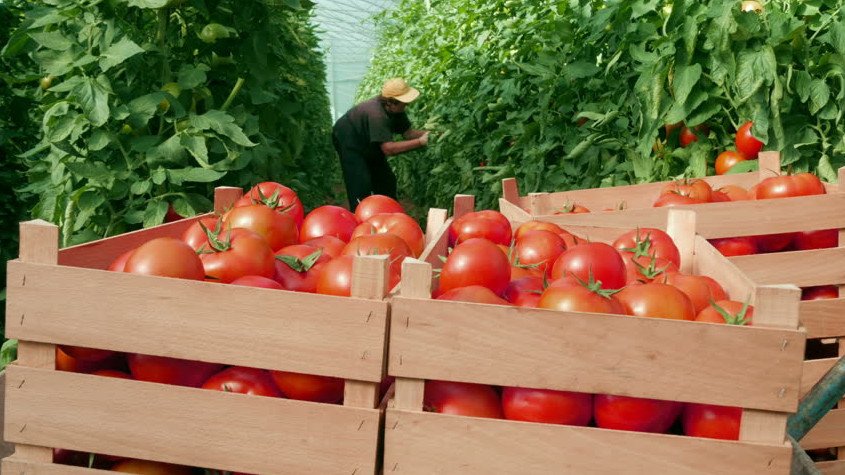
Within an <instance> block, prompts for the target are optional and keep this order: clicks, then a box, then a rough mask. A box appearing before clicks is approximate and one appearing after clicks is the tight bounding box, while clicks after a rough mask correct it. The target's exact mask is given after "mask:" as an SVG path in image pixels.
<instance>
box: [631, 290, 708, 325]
mask: <svg viewBox="0 0 845 475" xmlns="http://www.w3.org/2000/svg"><path fill="white" fill-rule="evenodd" d="M616 298H618V299H619V301H620V302H622V305H623V306H624V308H625V312H626V313H627V314H628V315H634V316H637V317H652V318H668V319H673V320H694V319H695V308H694V307H693V305H692V301H691V300H690V298H689V297H687V296H686V294H684V293H683V292H681V291H680V290H678V289H677V288H675V287H672V286H671V285H668V284H660V283H657V282H652V283H648V284H642V285H630V286H628V287H625V288H624V289H622V291H620V292H619V293H618V294H616Z"/></svg>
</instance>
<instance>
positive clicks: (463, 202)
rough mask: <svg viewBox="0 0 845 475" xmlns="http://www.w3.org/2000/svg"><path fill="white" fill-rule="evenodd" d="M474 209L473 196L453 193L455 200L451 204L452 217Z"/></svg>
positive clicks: (457, 216) (456, 217)
mask: <svg viewBox="0 0 845 475" xmlns="http://www.w3.org/2000/svg"><path fill="white" fill-rule="evenodd" d="M473 211H475V196H473V195H455V201H454V204H453V205H452V217H453V218H455V219H458V218H460V217H461V216H463V215H465V214H467V213H472V212H473Z"/></svg>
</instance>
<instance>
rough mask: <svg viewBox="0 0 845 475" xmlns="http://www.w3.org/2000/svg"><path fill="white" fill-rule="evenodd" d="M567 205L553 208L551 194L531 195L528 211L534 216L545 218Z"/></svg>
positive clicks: (529, 196) (529, 195)
mask: <svg viewBox="0 0 845 475" xmlns="http://www.w3.org/2000/svg"><path fill="white" fill-rule="evenodd" d="M565 204H566V203H561V204H559V205H558V206H552V204H551V203H550V195H549V193H542V192H541V193H529V194H528V211H529V212H530V213H531V214H532V215H534V216H545V215H550V214H554V210H555V209H557V208H562V207H563V206H564V205H565Z"/></svg>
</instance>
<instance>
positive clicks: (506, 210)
mask: <svg viewBox="0 0 845 475" xmlns="http://www.w3.org/2000/svg"><path fill="white" fill-rule="evenodd" d="M499 212H500V213H502V214H503V215H504V216H505V217H506V218H508V221H510V222H511V228H512V229H514V230H516V228H518V227H519V226H520V225H521V224H523V223H527V222H528V221H531V220H532V219H533V218H532V217H531V214H529V213H528V212H527V211H525V210H524V209H522V208H520V207H519V206H517V205H515V204H513V203H511V202H509V201H507V200H505V199H504V198H500V199H499Z"/></svg>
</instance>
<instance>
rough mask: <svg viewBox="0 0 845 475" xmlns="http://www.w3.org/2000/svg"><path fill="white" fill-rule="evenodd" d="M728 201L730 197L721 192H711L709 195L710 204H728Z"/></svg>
mask: <svg viewBox="0 0 845 475" xmlns="http://www.w3.org/2000/svg"><path fill="white" fill-rule="evenodd" d="M730 201H731V197H730V196H728V195H726V194H725V193H724V192H722V191H717V190H713V193H711V194H710V202H711V203H730Z"/></svg>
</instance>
